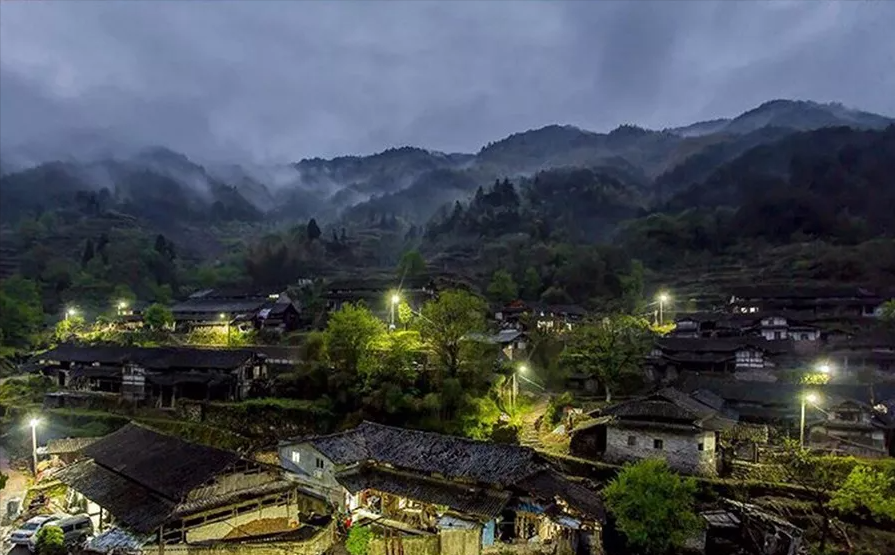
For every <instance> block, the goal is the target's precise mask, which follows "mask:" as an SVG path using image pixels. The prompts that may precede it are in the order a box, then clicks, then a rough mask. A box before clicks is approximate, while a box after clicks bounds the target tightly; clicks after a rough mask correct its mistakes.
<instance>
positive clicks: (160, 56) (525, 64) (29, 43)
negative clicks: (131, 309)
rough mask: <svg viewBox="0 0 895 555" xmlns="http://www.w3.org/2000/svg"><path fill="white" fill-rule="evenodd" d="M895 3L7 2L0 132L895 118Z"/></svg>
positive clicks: (271, 143) (280, 154)
mask: <svg viewBox="0 0 895 555" xmlns="http://www.w3.org/2000/svg"><path fill="white" fill-rule="evenodd" d="M893 24H895V3H891V2H882V1H876V2H873V1H871V2H843V3H832V2H823V3H820V2H782V1H774V2H768V3H759V2H718V3H712V2H707V1H701V2H695V1H694V2H681V3H672V2H658V3H653V2H646V1H628V2H621V3H611V2H569V3H559V2H534V1H525V2H513V3H511V2H440V3H430V2H398V1H389V2H381V3H372V2H359V3H349V2H327V3H322V2H314V3H311V2H287V1H279V2H269V3H259V2H235V1H233V2H214V3H211V2H208V3H205V2H195V1H193V2H177V3H175V2H153V3H148V2H147V3H142V2H137V1H130V2H97V3H89V2H86V1H78V2H40V3H35V2H2V3H0V141H2V143H3V144H2V145H0V146H2V147H3V148H6V147H8V146H9V145H16V144H20V143H34V142H41V143H50V142H53V141H59V140H64V138H65V137H68V136H69V134H71V133H75V132H78V133H83V132H85V131H87V132H91V133H95V134H96V132H97V130H103V131H102V132H101V133H99V134H100V135H102V136H105V137H112V138H113V140H115V141H120V142H129V143H133V144H146V143H155V144H164V145H167V146H170V147H172V148H175V149H178V150H182V151H184V152H186V153H187V154H189V155H191V156H197V157H200V158H212V159H219V158H225V157H232V158H238V159H249V158H251V159H255V160H294V159H298V158H301V157H304V156H314V155H321V156H332V155H338V154H345V153H356V152H364V153H365V152H372V151H377V150H381V149H383V148H386V147H389V146H395V145H402V144H414V145H421V146H425V147H429V148H434V149H440V150H447V151H457V150H462V151H474V150H477V149H478V147H480V146H481V145H482V144H483V143H485V142H487V141H489V140H495V139H499V138H500V137H502V136H505V135H506V134H509V133H512V132H515V131H520V130H525V129H528V128H531V127H537V126H541V125H546V124H550V123H572V124H576V125H580V126H582V127H586V128H591V129H596V130H606V129H609V128H612V127H614V126H616V125H618V124H620V123H625V122H631V123H637V124H640V125H644V126H650V127H664V126H672V125H680V124H685V123H689V122H691V121H693V120H695V119H707V118H713V117H719V116H727V115H732V114H735V113H738V112H740V111H743V110H746V109H748V108H751V107H753V106H755V105H757V104H759V103H761V102H763V101H765V100H768V99H772V98H785V97H796V98H809V99H816V100H820V101H831V100H837V101H842V102H844V103H845V104H847V105H850V106H854V107H858V108H861V109H866V110H871V111H876V112H881V113H885V114H889V115H891V114H893V113H895V94H893V93H892V91H895V71H892V69H893V68H895V60H893V52H895V33H891V28H892V26H893Z"/></svg>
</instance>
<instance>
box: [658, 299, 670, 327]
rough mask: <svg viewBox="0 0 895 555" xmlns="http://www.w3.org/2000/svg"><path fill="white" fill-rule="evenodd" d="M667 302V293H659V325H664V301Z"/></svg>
mask: <svg viewBox="0 0 895 555" xmlns="http://www.w3.org/2000/svg"><path fill="white" fill-rule="evenodd" d="M667 302H668V293H659V325H660V326H664V325H665V303H667Z"/></svg>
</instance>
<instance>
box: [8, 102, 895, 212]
mask: <svg viewBox="0 0 895 555" xmlns="http://www.w3.org/2000/svg"><path fill="white" fill-rule="evenodd" d="M892 122H893V120H892V119H891V118H888V117H885V116H881V115H876V114H871V113H867V112H862V111H859V110H853V109H848V108H845V107H843V106H842V105H840V104H820V103H815V102H808V101H789V100H774V101H770V102H766V103H764V104H762V105H760V106H758V107H756V108H755V109H752V110H749V111H747V112H745V113H743V114H740V115H738V116H736V117H734V118H730V119H717V120H712V121H707V122H698V123H694V124H692V125H689V126H686V127H681V128H676V129H666V130H661V131H655V130H649V129H643V128H640V127H637V126H634V125H624V126H621V127H619V128H616V129H614V130H612V131H611V132H609V133H596V132H592V131H588V130H584V129H580V128H578V127H574V126H569V125H550V126H546V127H543V128H540V129H533V130H528V131H524V132H519V133H515V134H512V135H510V136H508V137H506V138H503V139H501V140H498V141H495V142H492V143H489V144H488V145H485V146H484V147H483V148H482V149H481V150H480V151H479V152H477V153H475V154H464V153H451V154H447V153H441V152H434V151H430V150H425V149H423V148H418V147H411V146H407V147H401V148H392V149H387V150H385V151H382V152H380V153H377V154H373V155H369V156H356V155H353V156H341V157H337V158H332V159H321V158H311V159H302V160H299V161H298V162H295V163H293V164H279V165H261V164H240V163H235V162H230V163H208V164H205V165H202V164H200V163H197V162H195V161H193V160H191V159H190V158H188V157H187V156H186V155H184V154H182V153H179V152H174V151H172V150H170V149H167V148H165V147H161V146H152V147H146V148H141V149H134V148H133V147H131V146H120V147H117V148H116V147H115V145H114V144H112V143H110V142H109V141H104V140H103V137H102V136H100V135H97V134H95V133H87V134H85V136H84V140H83V141H82V142H81V143H80V148H78V149H74V150H72V151H71V152H70V153H68V155H67V156H61V155H59V154H60V153H59V151H58V148H59V145H56V144H49V145H48V148H47V150H46V152H47V153H49V154H50V155H54V156H55V155H59V157H58V159H56V160H52V161H44V162H43V163H40V164H34V162H33V161H31V162H30V166H29V167H24V168H23V167H22V164H26V165H28V164H27V163H26V162H27V161H26V159H25V158H23V157H22V156H18V155H16V153H13V154H11V155H7V154H6V153H0V162H2V163H0V167H2V168H3V171H4V175H3V177H2V179H0V194H2V195H3V203H2V208H0V214H2V216H3V219H4V221H5V222H8V223H14V222H15V221H16V220H17V219H19V218H20V217H22V216H25V215H28V214H31V215H37V214H39V213H41V212H42V211H45V210H49V209H52V208H53V207H57V206H65V205H66V204H68V203H70V202H71V201H72V199H74V198H75V196H76V195H78V194H81V195H83V194H85V193H90V194H95V195H96V198H97V204H98V206H100V207H101V208H102V209H104V210H105V209H112V210H118V211H121V212H124V213H127V214H129V215H131V216H134V217H137V218H140V219H143V220H146V221H147V222H151V223H152V224H154V225H165V226H170V224H172V223H174V224H179V223H190V224H192V223H196V222H203V221H207V222H217V221H242V222H258V221H261V220H265V221H268V222H275V221H302V220H307V219H308V218H310V217H315V218H317V219H318V220H319V221H320V222H321V223H330V224H332V225H336V226H339V225H350V224H352V222H354V223H362V222H365V221H373V220H375V219H376V218H377V217H380V216H382V215H388V216H391V217H399V218H401V220H403V221H406V222H407V223H408V225H417V226H422V225H424V224H425V223H426V222H428V221H429V220H430V218H431V217H432V216H433V215H435V214H436V212H437V211H438V210H439V209H440V208H441V207H442V206H445V205H450V204H451V203H453V202H454V201H456V200H466V199H468V198H470V197H471V195H472V194H473V193H474V192H475V191H476V189H477V188H478V187H481V186H483V185H484V186H488V185H490V184H491V183H492V182H494V181H495V180H499V179H504V178H509V179H514V180H515V179H523V180H529V179H532V178H534V176H536V175H537V174H538V173H539V172H545V171H550V170H554V169H562V168H580V169H591V170H593V171H597V172H598V173H599V174H600V175H604V176H611V177H612V179H614V180H616V181H617V182H618V184H619V186H622V187H626V188H629V189H630V190H631V191H632V195H634V196H636V197H637V198H638V200H637V202H635V203H634V204H636V205H638V206H639V207H640V208H642V209H646V208H648V207H649V206H653V205H656V206H658V205H659V204H660V203H662V202H665V201H666V200H668V199H670V198H672V197H673V199H674V200H673V201H672V205H673V206H675V207H676V208H677V209H683V208H686V207H687V206H689V205H691V204H694V205H695V204H697V200H698V199H697V197H699V196H700V195H701V194H702V193H697V192H690V193H688V192H687V191H690V190H691V189H692V190H693V191H701V190H702V189H700V188H699V187H702V188H705V187H708V185H704V182H706V179H709V178H710V177H711V176H712V175H713V172H717V171H719V168H723V167H724V166H725V164H729V163H731V162H732V161H733V160H735V159H737V158H738V157H740V156H742V155H744V154H745V153H747V152H749V151H750V150H752V149H755V148H756V147H759V146H762V145H770V144H773V143H775V142H777V141H781V140H784V139H786V138H787V137H789V136H791V135H793V134H795V133H798V132H802V131H809V130H813V129H820V128H828V127H839V126H845V127H850V128H855V129H883V128H885V127H886V126H887V125H891V124H892ZM773 152H774V148H770V147H769V149H768V151H767V154H770V153H773ZM756 156H758V160H757V161H754V162H753V163H754V164H758V165H762V164H764V163H765V162H764V161H763V160H764V158H763V155H754V154H753V156H752V158H750V159H754V158H755V157H756ZM767 160H768V161H767V164H772V163H775V162H774V158H773V156H770V155H769V156H768V158H767ZM711 179H714V180H715V181H717V180H718V179H720V178H718V177H711ZM709 182H712V181H711V180H710V181H709ZM719 191H721V189H715V190H714V192H715V193H717V194H721V193H720V192H719ZM569 193H570V194H572V193H573V191H571V190H570V191H569ZM688 195H689V196H688ZM590 227H591V226H586V227H585V228H586V229H587V228H590ZM601 229H602V228H601Z"/></svg>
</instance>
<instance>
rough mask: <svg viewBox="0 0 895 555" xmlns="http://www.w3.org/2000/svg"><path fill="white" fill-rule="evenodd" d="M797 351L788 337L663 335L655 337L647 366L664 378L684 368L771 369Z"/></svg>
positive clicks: (732, 371) (723, 370)
mask: <svg viewBox="0 0 895 555" xmlns="http://www.w3.org/2000/svg"><path fill="white" fill-rule="evenodd" d="M794 351H795V349H794V347H793V344H792V342H791V341H788V340H785V341H768V340H766V339H764V338H758V337H731V338H710V339H709V338H698V339H691V338H681V337H663V338H660V339H658V340H656V342H655V345H654V347H653V349H652V351H651V352H650V354H649V356H648V358H647V367H648V370H649V371H651V372H652V373H653V374H654V376H655V377H656V378H659V379H665V380H673V379H676V377H677V376H679V375H680V374H681V373H683V372H710V373H718V374H728V375H734V374H736V373H742V372H749V373H755V372H772V371H774V370H776V369H778V368H780V367H781V366H786V365H787V364H789V363H790V362H791V360H792V358H793V355H794Z"/></svg>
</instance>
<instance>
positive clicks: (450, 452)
mask: <svg viewBox="0 0 895 555" xmlns="http://www.w3.org/2000/svg"><path fill="white" fill-rule="evenodd" d="M307 441H308V442H309V443H311V444H312V445H313V446H314V447H315V448H316V449H317V450H318V451H320V452H321V453H323V454H324V455H326V456H327V457H328V458H329V459H330V460H332V461H333V462H334V463H336V464H342V465H347V464H354V463H359V462H364V461H376V462H379V463H387V464H391V465H393V466H394V467H396V468H402V469H407V470H414V471H417V472H425V473H437V474H441V475H442V476H444V477H446V478H451V479H465V480H470V481H474V482H480V483H487V484H496V485H506V484H511V483H513V482H516V481H518V480H521V479H522V478H524V477H526V476H529V475H531V474H533V473H534V472H536V471H537V470H539V464H538V463H537V462H536V455H535V452H534V451H532V450H531V449H528V448H526V447H519V446H517V445H505V444H498V443H489V442H483V441H475V440H471V439H465V438H460V437H454V436H448V435H443V434H436V433H432V432H422V431H418V430H408V429H403V428H395V427H391V426H384V425H382V424H375V423H373V422H363V423H362V424H360V425H359V426H357V427H356V428H354V429H351V430H348V431H345V432H341V433H338V434H333V435H329V436H320V437H315V438H310V439H308V440H307Z"/></svg>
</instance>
